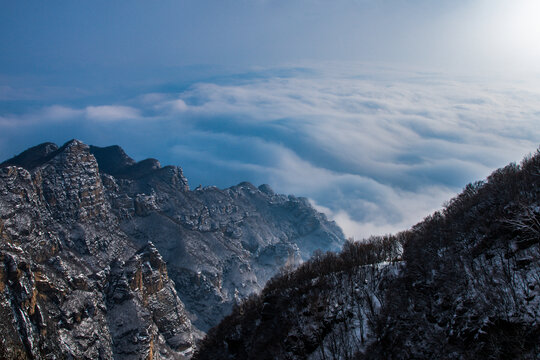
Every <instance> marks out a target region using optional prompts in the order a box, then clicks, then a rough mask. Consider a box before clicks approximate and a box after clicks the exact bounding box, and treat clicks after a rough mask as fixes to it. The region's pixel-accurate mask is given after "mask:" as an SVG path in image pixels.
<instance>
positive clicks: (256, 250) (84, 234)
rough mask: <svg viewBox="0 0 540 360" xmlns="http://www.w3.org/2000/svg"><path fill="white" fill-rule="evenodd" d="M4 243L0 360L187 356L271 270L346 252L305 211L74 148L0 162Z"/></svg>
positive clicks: (330, 230) (108, 153)
mask: <svg viewBox="0 0 540 360" xmlns="http://www.w3.org/2000/svg"><path fill="white" fill-rule="evenodd" d="M0 237H1V239H0V321H1V323H2V325H3V326H2V328H1V329H0V336H1V337H2V340H1V341H0V357H6V358H22V359H24V358H38V359H39V358H54V357H56V358H77V359H79V358H87V359H97V358H103V359H108V358H118V359H124V358H125V359H128V358H129V359H133V358H141V359H143V358H144V359H168V358H171V359H176V358H184V357H189V356H191V354H192V352H193V349H194V345H195V342H196V341H197V339H199V338H200V337H201V335H202V332H201V331H200V330H203V331H206V330H207V329H208V328H210V327H211V326H213V325H215V324H216V323H217V322H218V321H219V320H220V319H221V318H222V317H223V316H224V315H225V314H226V313H227V312H228V311H229V310H230V308H231V306H232V305H233V304H234V303H235V302H236V301H237V300H239V299H240V298H243V297H245V296H247V295H248V294H250V293H252V292H253V291H256V290H259V289H261V287H262V286H263V285H264V283H265V282H266V281H267V280H268V279H269V278H270V277H271V276H272V275H273V274H274V273H275V272H276V271H277V269H278V268H279V266H282V265H285V264H292V265H294V264H297V263H299V262H300V261H301V259H303V258H306V257H307V256H309V254H310V253H311V252H312V251H313V250H315V249H316V248H322V249H323V250H327V249H337V248H338V247H339V246H340V245H341V243H342V242H343V234H342V233H341V230H339V228H338V227H337V226H336V225H335V224H333V223H331V222H328V221H327V220H326V218H325V217H324V215H322V214H318V213H317V212H315V211H314V210H313V209H312V208H311V206H310V205H309V203H308V202H307V201H306V200H305V199H299V198H295V197H286V196H283V195H276V194H274V193H273V192H272V191H271V189H269V187H267V186H262V187H260V188H255V187H254V186H253V185H251V184H248V183H242V184H240V185H238V186H236V187H232V188H230V189H225V190H220V189H217V188H214V187H209V188H204V189H202V188H198V189H196V190H194V191H190V190H189V187H188V184H187V180H186V179H185V177H184V176H183V174H182V170H181V169H180V168H178V167H173V166H166V167H161V165H160V164H159V162H158V161H157V160H154V159H148V160H145V161H141V162H138V163H137V162H135V161H134V160H132V159H131V158H129V157H128V156H127V155H126V154H125V153H124V152H123V150H122V149H121V148H119V147H108V148H99V147H88V146H87V145H85V144H83V143H81V142H79V141H76V140H73V141H70V142H68V143H66V144H65V145H64V146H62V147H60V148H58V147H57V146H56V145H54V144H51V143H46V144H42V145H38V146H36V147H34V148H31V149H29V150H27V151H26V152H24V153H22V154H20V155H19V156H17V157H15V158H13V159H10V160H8V161H6V162H4V163H2V164H0ZM149 241H151V242H152V244H149ZM137 249H140V250H139V251H137ZM191 320H193V322H194V323H195V324H196V326H193V325H192V321H191ZM199 329H200V330H199ZM51 356H52V357H51Z"/></svg>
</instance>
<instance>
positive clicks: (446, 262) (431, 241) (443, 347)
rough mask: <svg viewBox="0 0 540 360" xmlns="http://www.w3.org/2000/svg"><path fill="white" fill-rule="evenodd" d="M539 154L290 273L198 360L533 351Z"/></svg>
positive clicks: (225, 327) (538, 277) (537, 316)
mask: <svg viewBox="0 0 540 360" xmlns="http://www.w3.org/2000/svg"><path fill="white" fill-rule="evenodd" d="M539 199H540V152H539V151H537V152H536V153H535V154H534V156H530V157H527V158H526V159H525V160H523V162H522V163H521V164H520V165H516V164H511V165H508V166H507V167H505V168H502V169H499V170H497V171H495V172H493V173H492V174H491V175H490V176H489V177H488V178H487V179H486V180H485V181H480V182H477V183H474V184H469V185H467V187H466V188H465V189H464V190H463V192H462V193H461V194H459V195H458V196H456V197H455V198H453V199H452V200H451V201H449V202H448V203H447V204H446V206H445V207H444V209H443V210H442V211H439V212H436V213H434V214H433V215H431V216H429V217H427V218H426V219H424V220H423V221H422V222H420V223H419V224H417V225H415V226H414V227H412V228H411V229H410V230H407V231H404V232H402V233H398V234H396V235H388V236H384V237H372V238H370V239H368V240H366V241H364V242H356V243H353V242H348V243H346V244H345V246H344V249H343V251H342V252H340V253H332V252H329V253H322V252H320V253H317V254H315V256H314V257H313V258H312V259H311V260H309V261H308V262H306V263H304V264H302V265H301V266H300V267H299V268H298V269H296V270H294V271H290V270H287V269H285V270H283V272H282V273H281V274H280V275H278V276H276V277H274V278H273V279H272V280H270V281H269V283H268V284H267V285H266V287H265V288H264V289H263V291H262V292H261V294H260V295H256V296H252V297H250V298H249V299H248V300H246V301H244V302H243V303H242V304H240V305H239V306H236V307H235V308H234V310H233V312H232V314H231V315H229V316H227V317H226V318H225V319H224V320H223V321H222V322H221V323H220V324H219V325H218V326H217V327H215V328H213V329H212V330H210V332H209V333H208V335H207V337H206V338H205V339H204V341H203V344H202V346H201V347H200V349H199V350H198V353H197V354H196V355H195V358H196V359H199V360H203V359H217V358H219V359H254V358H257V359H410V358H415V359H434V358H444V359H463V358H468V359H481V358H485V359H537V358H538V357H539V356H540V347H539V346H538V344H540V201H539Z"/></svg>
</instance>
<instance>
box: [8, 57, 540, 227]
mask: <svg viewBox="0 0 540 360" xmlns="http://www.w3.org/2000/svg"><path fill="white" fill-rule="evenodd" d="M276 73H277V74H282V75H277V76H276V75H272V72H264V71H261V72H259V73H252V74H251V76H247V77H246V76H245V75H241V76H240V75H239V76H238V77H228V78H227V79H226V81H225V80H221V81H215V82H195V83H193V84H192V85H191V86H189V87H187V89H186V90H183V91H181V92H163V91H161V92H160V91H154V92H151V93H142V94H140V95H138V96H136V97H133V98H132V99H131V100H129V101H126V102H125V103H124V104H114V105H94V104H86V105H84V106H79V107H77V106H64V105H54V106H47V107H44V108H42V109H40V110H37V111H33V112H32V111H30V112H28V113H23V114H19V115H6V114H2V113H0V128H7V127H8V126H11V127H17V124H20V123H32V124H36V123H38V122H40V123H47V124H49V126H53V127H54V126H57V127H61V126H65V124H66V123H69V120H70V119H73V120H77V121H78V122H80V123H81V125H80V126H81V129H88V128H89V127H86V128H85V127H84V126H85V125H84V124H86V123H88V124H91V126H92V130H91V131H86V132H84V135H83V136H80V137H81V138H82V139H83V140H84V141H86V142H89V143H96V142H97V143H98V144H100V143H101V144H103V145H107V144H110V143H113V142H114V143H117V142H118V143H119V144H120V145H122V146H124V147H125V148H126V150H128V152H130V149H134V150H135V154H134V155H135V156H153V157H157V158H160V159H161V160H162V163H166V162H172V163H176V164H179V165H181V166H183V167H184V170H185V172H186V175H187V176H188V178H190V179H191V180H192V181H193V182H194V183H199V182H200V183H203V184H209V185H210V184H217V185H219V186H230V185H233V184H234V183H236V182H240V181H242V180H249V181H252V182H254V183H270V185H272V186H273V187H274V188H275V189H276V190H277V191H279V192H284V193H294V194H296V195H301V196H306V197H309V198H310V199H312V201H313V203H314V204H315V205H316V206H317V207H318V208H319V209H321V210H323V211H324V212H325V213H327V214H328V216H329V217H330V218H332V219H335V220H336V221H337V222H338V223H339V224H340V225H341V226H342V227H343V228H344V230H345V232H346V234H347V235H349V236H354V237H356V238H362V237H366V236H368V235H370V234H373V233H385V232H395V231H398V230H401V229H404V228H407V227H408V226H411V225H412V224H414V223H415V222H417V221H420V220H421V219H422V217H424V216H425V215H427V214H428V213H430V212H431V211H433V210H434V209H436V208H439V207H440V206H441V204H442V203H443V202H444V201H445V200H448V199H449V198H450V197H451V196H452V195H453V194H455V193H456V192H458V191H459V190H460V189H461V188H462V187H463V186H464V185H466V183H467V182H470V181H474V180H477V179H481V178H483V177H485V176H486V175H488V174H489V173H490V171H492V170H493V169H495V168H497V167H500V166H503V165H505V164H506V163H508V162H511V161H517V160H519V159H521V158H522V157H523V155H525V154H526V153H528V152H531V151H534V150H535V149H536V148H537V147H538V144H539V142H540V141H539V140H540V127H539V126H538V123H539V119H540V89H539V88H538V87H536V86H535V85H534V84H532V85H531V84H529V83H527V82H521V83H505V82H497V81H494V80H481V79H480V80H479V79H466V78H463V79H457V78H447V77H444V76H442V75H440V74H430V73H425V72H400V71H395V70H392V69H381V68H378V69H360V70H358V68H354V67H340V66H329V67H328V66H327V67H325V68H320V67H316V68H309V69H297V70H289V71H283V72H275V73H274V74H276ZM149 119H151V120H153V121H145V120H149ZM133 120H138V121H133ZM124 121H132V123H131V125H130V126H129V127H125V125H124V124H123V122H124ZM55 124H56V125H55ZM21 131H22V130H21ZM25 131H29V130H25ZM68 137H73V136H71V135H68ZM44 140H48V139H44Z"/></svg>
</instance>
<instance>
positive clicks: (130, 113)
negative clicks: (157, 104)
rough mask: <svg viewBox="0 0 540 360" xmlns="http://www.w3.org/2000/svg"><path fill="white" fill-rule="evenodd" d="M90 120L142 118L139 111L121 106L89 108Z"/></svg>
mask: <svg viewBox="0 0 540 360" xmlns="http://www.w3.org/2000/svg"><path fill="white" fill-rule="evenodd" d="M85 114H86V117H87V118H88V119H91V120H98V121H115V120H126V119H138V118H140V117H141V115H140V111H139V110H138V109H135V108H132V107H129V106H121V105H101V106H88V107H86V109H85Z"/></svg>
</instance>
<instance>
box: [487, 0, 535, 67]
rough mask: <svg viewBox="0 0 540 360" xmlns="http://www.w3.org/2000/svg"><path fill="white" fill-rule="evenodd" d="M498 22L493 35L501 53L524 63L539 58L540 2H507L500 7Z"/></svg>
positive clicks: (533, 0)
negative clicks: (496, 36) (498, 41)
mask: <svg viewBox="0 0 540 360" xmlns="http://www.w3.org/2000/svg"><path fill="white" fill-rule="evenodd" d="M498 17H499V19H500V21H495V22H494V24H493V26H494V27H495V33H496V34H498V35H499V36H498V37H499V39H500V44H499V45H500V46H501V49H500V50H501V51H503V52H510V53H508V54H507V56H511V57H514V58H516V59H517V60H522V61H525V62H531V61H537V60H538V58H539V57H540V1H539V0H516V1H509V2H507V3H506V4H505V5H504V6H502V7H501V9H500V13H499V16H498Z"/></svg>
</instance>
